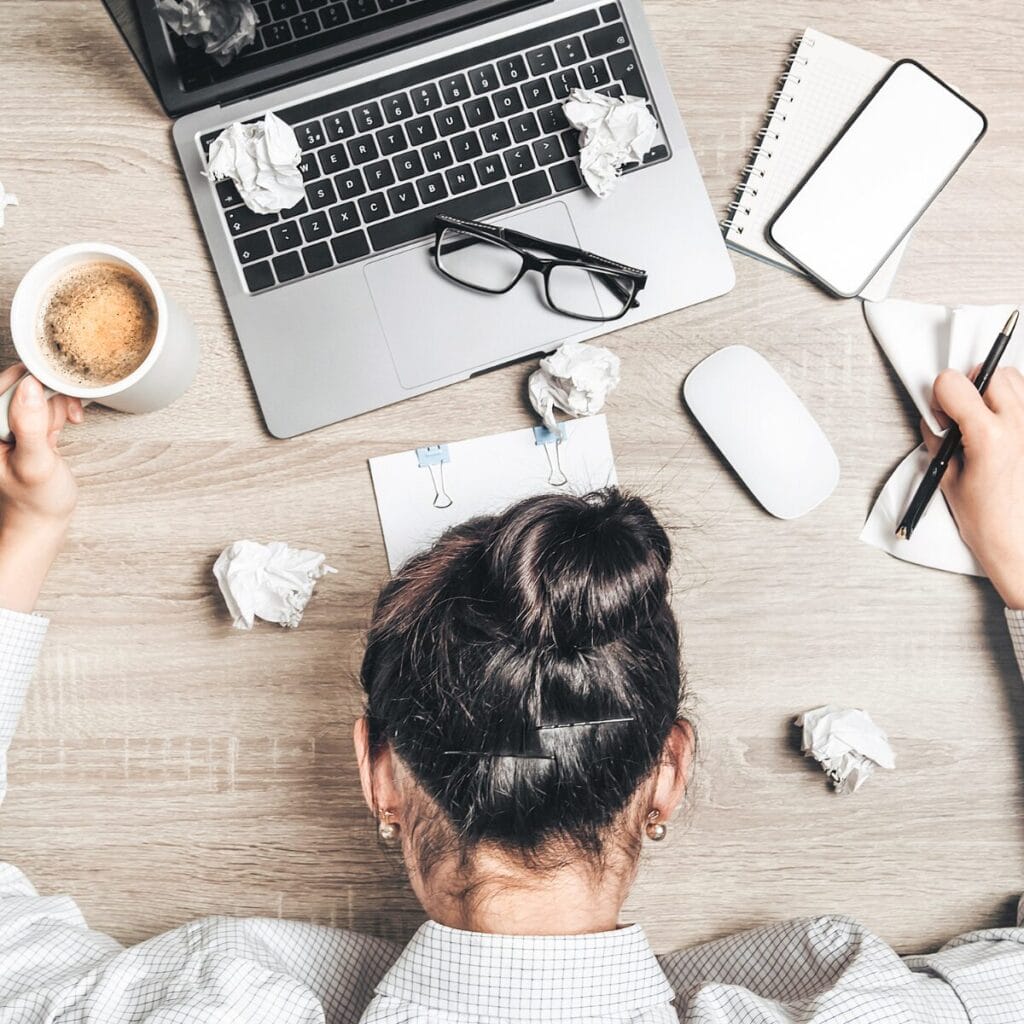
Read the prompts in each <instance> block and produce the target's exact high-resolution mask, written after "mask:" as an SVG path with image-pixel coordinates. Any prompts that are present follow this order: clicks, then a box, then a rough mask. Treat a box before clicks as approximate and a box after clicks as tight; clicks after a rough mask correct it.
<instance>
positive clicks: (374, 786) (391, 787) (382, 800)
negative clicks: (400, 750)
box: [352, 716, 402, 824]
mask: <svg viewBox="0 0 1024 1024" xmlns="http://www.w3.org/2000/svg"><path fill="white" fill-rule="evenodd" d="M352 739H353V741H354V742H355V746H356V761H357V762H358V764H359V782H360V784H361V785H362V788H363V799H364V800H365V801H366V806H367V807H369V808H370V812H371V813H372V814H373V816H374V817H376V816H377V815H378V813H379V812H380V810H381V809H384V810H388V811H391V818H392V820H393V821H395V822H397V823H399V824H401V818H402V807H401V794H400V791H399V788H398V784H397V782H396V780H395V759H394V756H393V755H392V753H391V745H390V744H388V743H385V744H384V746H383V747H381V749H380V750H378V751H377V753H376V755H374V754H372V753H371V750H370V723H369V722H368V721H367V720H366V718H365V716H364V717H360V718H357V719H356V724H355V728H354V729H353V733H352Z"/></svg>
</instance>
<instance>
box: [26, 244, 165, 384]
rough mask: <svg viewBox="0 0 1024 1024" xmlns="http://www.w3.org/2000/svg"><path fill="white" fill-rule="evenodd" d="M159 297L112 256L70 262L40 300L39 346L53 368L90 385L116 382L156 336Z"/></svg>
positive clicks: (134, 367)
mask: <svg viewBox="0 0 1024 1024" xmlns="http://www.w3.org/2000/svg"><path fill="white" fill-rule="evenodd" d="M156 329H157V310H156V302H155V301H154V299H153V295H152V293H151V292H150V290H149V287H148V285H147V284H146V282H145V281H144V280H143V279H142V277H141V276H140V275H139V274H138V273H137V272H136V271H135V270H134V269H133V268H132V267H129V266H126V265H124V264H123V263H115V262H113V261H100V262H94V263H83V264H80V265H78V266H72V267H70V268H69V269H67V270H65V271H64V272H63V273H62V274H60V275H59V276H58V277H57V278H56V280H55V281H54V282H53V283H52V284H51V286H50V289H49V292H48V293H47V294H46V295H45V296H44V298H43V301H42V302H41V303H40V305H39V323H38V328H37V330H38V344H39V351H40V352H41V353H42V355H43V357H44V358H45V359H46V360H47V362H48V363H49V364H50V367H51V369H52V370H53V371H54V373H56V374H58V375H59V376H60V377H62V378H65V379H66V380H69V381H73V382H74V383H75V384H78V385H80V386H81V387H86V388H98V387H103V386H104V385H107V384H115V383H116V382H117V381H120V380H123V379H124V378H125V377H128V376H130V375H131V374H132V373H134V372H135V371H136V370H137V369H138V368H139V367H140V366H141V365H142V364H143V362H145V360H146V357H147V356H148V355H149V353H150V351H151V350H152V348H153V342H154V341H155V340H156Z"/></svg>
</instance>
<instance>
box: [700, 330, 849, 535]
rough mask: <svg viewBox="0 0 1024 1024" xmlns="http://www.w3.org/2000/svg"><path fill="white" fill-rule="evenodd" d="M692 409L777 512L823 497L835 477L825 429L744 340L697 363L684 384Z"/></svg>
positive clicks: (797, 509) (801, 510)
mask: <svg viewBox="0 0 1024 1024" xmlns="http://www.w3.org/2000/svg"><path fill="white" fill-rule="evenodd" d="M683 396H684V397H685V399H686V404H687V405H688V406H689V407H690V411H691V412H692V413H693V415H694V416H695V417H696V418H697V421H698V422H699V423H700V425H701V426H702V427H703V428H704V430H705V431H706V432H707V435H708V437H710V438H711V440H712V441H713V442H714V443H715V445H716V446H717V447H718V450H719V451H720V452H721V453H722V455H724V456H725V458H726V460H727V461H728V463H729V465H731V466H732V468H733V469H734V470H736V472H737V473H738V474H739V476H740V479H741V480H742V481H743V482H744V483H745V484H746V485H747V487H748V488H749V489H750V493H751V494H753V495H754V497H755V498H757V500H758V501H759V502H760V503H761V504H762V505H763V506H764V507H765V508H766V509H767V510H768V511H769V512H771V514H772V515H773V516H778V517H779V519H796V518H797V517H798V516H802V515H806V514H807V513H808V512H810V511H811V509H813V508H816V507H817V506H818V505H820V504H821V503H822V502H823V501H824V500H825V499H826V498H827V497H828V496H829V495H830V494H831V493H832V492H833V491H834V490H835V487H836V484H837V483H839V460H838V459H837V458H836V453H835V452H834V451H833V450H832V445H830V444H829V442H828V438H827V437H826V436H825V433H824V431H823V430H822V429H821V427H819V426H818V423H817V421H816V420H815V419H814V417H813V416H812V415H811V414H810V413H809V412H808V411H807V407H806V406H805V405H804V404H803V402H801V401H800V399H799V398H797V396H796V393H795V392H794V391H793V389H792V388H791V387H790V386H789V385H788V384H787V383H786V382H785V381H784V380H783V379H782V378H781V377H780V376H779V375H778V374H777V373H776V372H775V370H773V369H772V367H771V365H770V364H769V363H768V360H767V359H765V358H764V356H762V355H760V354H759V353H757V352H755V351H754V350H753V349H752V348H747V346H746V345H729V346H728V347H727V348H723V349H719V351H718V352H715V353H714V354H713V355H710V356H708V357H707V359H705V360H704V361H703V362H701V363H698V364H697V365H696V366H695V367H694V368H693V369H692V370H691V371H690V373H689V375H688V376H687V378H686V381H685V383H684V384H683Z"/></svg>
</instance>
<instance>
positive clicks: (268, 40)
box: [260, 21, 292, 47]
mask: <svg viewBox="0 0 1024 1024" xmlns="http://www.w3.org/2000/svg"><path fill="white" fill-rule="evenodd" d="M260 41H261V42H262V43H263V45H264V46H267V47H271V46H281V45H283V44H284V43H290V42H291V41H292V30H291V29H290V28H289V27H288V24H287V23H286V22H283V21H272V22H271V23H270V24H269V25H267V26H265V27H264V28H261V29H260Z"/></svg>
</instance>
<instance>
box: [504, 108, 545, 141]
mask: <svg viewBox="0 0 1024 1024" xmlns="http://www.w3.org/2000/svg"><path fill="white" fill-rule="evenodd" d="M508 126H509V128H510V130H511V132H512V138H513V139H514V140H515V141H516V142H528V141H529V140H530V139H535V138H537V136H538V135H540V125H539V124H537V118H536V117H534V115H533V114H531V113H530V111H527V112H526V113H525V114H520V115H519V116H518V117H513V118H512V120H511V121H509V123H508Z"/></svg>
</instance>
